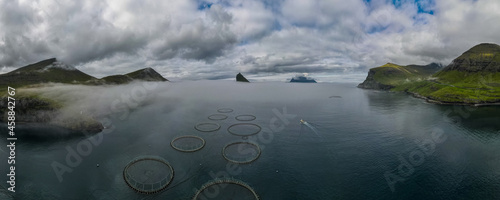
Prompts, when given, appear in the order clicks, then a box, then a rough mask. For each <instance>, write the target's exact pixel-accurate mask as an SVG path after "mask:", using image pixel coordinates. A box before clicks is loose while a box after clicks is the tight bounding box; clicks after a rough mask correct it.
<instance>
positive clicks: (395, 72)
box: [359, 63, 440, 90]
mask: <svg viewBox="0 0 500 200" xmlns="http://www.w3.org/2000/svg"><path fill="white" fill-rule="evenodd" d="M439 69H440V66H439V65H438V64H435V63H433V64H430V65H425V66H420V65H408V66H401V65H396V64H393V63H387V64H385V65H382V66H380V67H376V68H372V69H370V71H369V73H368V77H367V78H366V80H365V81H364V82H363V83H361V84H360V85H359V87H361V88H366V89H381V90H390V89H393V88H394V87H396V86H398V85H402V84H407V83H410V82H415V81H422V80H426V79H428V78H429V77H430V76H431V75H432V74H433V73H435V72H436V71H437V70H439Z"/></svg>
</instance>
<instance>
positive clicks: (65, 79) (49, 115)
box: [0, 58, 168, 133]
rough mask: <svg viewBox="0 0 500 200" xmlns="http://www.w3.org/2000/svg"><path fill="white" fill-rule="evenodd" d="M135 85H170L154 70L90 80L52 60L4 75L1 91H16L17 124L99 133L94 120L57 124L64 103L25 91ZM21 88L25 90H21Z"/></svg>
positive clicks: (2, 105)
mask: <svg viewBox="0 0 500 200" xmlns="http://www.w3.org/2000/svg"><path fill="white" fill-rule="evenodd" d="M132 81H168V80H167V79H165V78H163V77H162V76H161V75H160V74H159V73H158V72H156V71H155V70H154V69H152V68H144V69H140V70H137V71H134V72H131V73H128V74H124V75H113V76H107V77H104V78H101V79H98V78H95V77H93V76H90V75H88V74H86V73H84V72H82V71H80V70H78V69H76V68H75V67H73V66H70V65H67V64H64V63H62V62H59V61H57V59H56V58H50V59H47V60H43V61H40V62H37V63H34V64H30V65H27V66H24V67H21V68H18V69H16V70H14V71H11V72H9V73H6V74H0V87H2V88H7V86H10V87H14V88H16V98H15V99H16V100H15V105H16V123H18V124H22V123H50V124H51V125H56V126H59V127H64V128H67V129H70V130H74V131H85V132H90V133H98V132H100V131H102V130H103V129H104V127H103V125H102V124H101V123H100V122H98V121H97V120H95V119H94V118H92V116H85V115H78V116H75V117H73V118H71V119H69V118H65V119H60V120H54V119H56V118H57V116H58V114H59V112H58V111H59V109H61V108H62V107H63V104H62V103H61V102H57V101H54V100H52V99H47V98H43V97H40V96H39V95H38V94H35V93H29V92H26V91H23V90H22V88H23V87H37V86H41V85H42V84H46V83H64V84H81V85H116V84H126V83H130V82H132ZM20 88H21V89H20ZM0 98H1V101H0V121H2V122H5V121H6V120H7V110H8V109H7V102H8V101H7V96H5V95H4V96H1V97H0Z"/></svg>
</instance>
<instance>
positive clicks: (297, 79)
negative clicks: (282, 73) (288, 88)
mask: <svg viewBox="0 0 500 200" xmlns="http://www.w3.org/2000/svg"><path fill="white" fill-rule="evenodd" d="M290 83H316V80H314V79H313V78H311V77H308V76H307V73H304V74H300V75H295V77H292V79H291V80H290Z"/></svg>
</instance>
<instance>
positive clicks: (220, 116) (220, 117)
mask: <svg viewBox="0 0 500 200" xmlns="http://www.w3.org/2000/svg"><path fill="white" fill-rule="evenodd" d="M208 119H209V120H225V119H227V115H224V114H213V115H210V116H208Z"/></svg>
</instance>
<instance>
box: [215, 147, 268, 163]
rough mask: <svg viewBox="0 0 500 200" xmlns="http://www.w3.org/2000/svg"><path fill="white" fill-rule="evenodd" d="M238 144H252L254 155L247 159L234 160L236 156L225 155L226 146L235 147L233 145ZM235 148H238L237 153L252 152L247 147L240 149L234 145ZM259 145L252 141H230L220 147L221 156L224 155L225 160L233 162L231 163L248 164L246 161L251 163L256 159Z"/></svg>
mask: <svg viewBox="0 0 500 200" xmlns="http://www.w3.org/2000/svg"><path fill="white" fill-rule="evenodd" d="M238 145H249V146H252V147H253V148H254V149H255V153H254V155H253V156H254V157H250V158H251V159H248V160H236V158H230V156H228V155H227V150H228V148H232V147H235V146H238ZM235 148H238V149H237V151H238V152H239V153H242V152H243V153H244V154H250V153H253V152H250V151H249V150H248V149H242V148H241V147H239V146H238V147H235ZM260 153H261V151H260V147H259V146H258V145H257V144H254V143H251V142H234V143H230V144H227V145H226V146H224V148H222V156H223V157H224V159H226V160H227V161H229V162H233V163H237V164H248V163H251V162H253V161H255V160H257V158H259V157H260Z"/></svg>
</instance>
